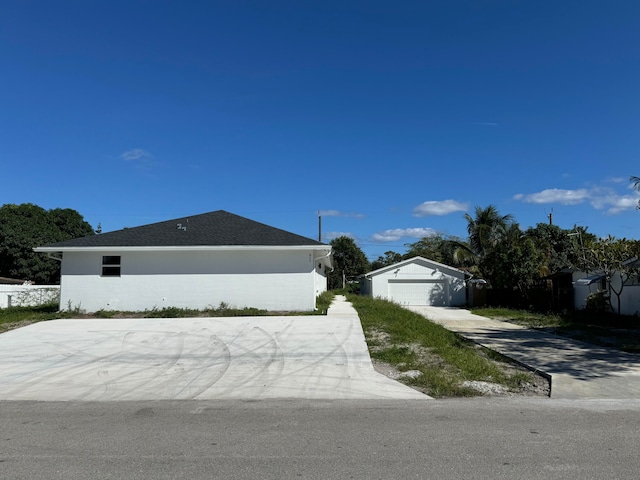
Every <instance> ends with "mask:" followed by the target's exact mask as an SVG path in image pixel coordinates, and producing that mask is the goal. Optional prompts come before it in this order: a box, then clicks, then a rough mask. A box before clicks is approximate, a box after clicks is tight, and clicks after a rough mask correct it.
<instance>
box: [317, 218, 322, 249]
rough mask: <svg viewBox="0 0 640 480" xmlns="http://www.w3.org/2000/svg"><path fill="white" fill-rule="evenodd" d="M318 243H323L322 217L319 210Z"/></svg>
mask: <svg viewBox="0 0 640 480" xmlns="http://www.w3.org/2000/svg"><path fill="white" fill-rule="evenodd" d="M318 241H319V242H321V241H322V215H320V210H318Z"/></svg>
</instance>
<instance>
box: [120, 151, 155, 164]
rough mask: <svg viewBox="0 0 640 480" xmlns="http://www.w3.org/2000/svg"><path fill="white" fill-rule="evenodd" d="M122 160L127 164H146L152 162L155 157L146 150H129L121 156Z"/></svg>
mask: <svg viewBox="0 0 640 480" xmlns="http://www.w3.org/2000/svg"><path fill="white" fill-rule="evenodd" d="M120 158H122V159H123V160H125V161H127V162H140V161H142V162H146V161H149V160H151V159H152V158H153V155H151V154H150V153H149V152H147V151H146V150H143V149H142V148H132V149H131V150H127V151H126V152H124V153H123V154H122V155H120Z"/></svg>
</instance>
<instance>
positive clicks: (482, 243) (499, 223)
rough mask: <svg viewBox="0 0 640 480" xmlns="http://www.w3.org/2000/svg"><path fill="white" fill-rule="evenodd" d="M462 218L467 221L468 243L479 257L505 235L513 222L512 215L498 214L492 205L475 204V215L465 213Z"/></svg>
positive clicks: (484, 254)
mask: <svg viewBox="0 0 640 480" xmlns="http://www.w3.org/2000/svg"><path fill="white" fill-rule="evenodd" d="M464 218H465V219H466V220H467V223H468V225H467V232H468V233H469V244H470V246H471V249H472V250H473V252H474V253H475V254H476V255H477V256H478V257H479V258H480V259H482V258H484V257H485V256H486V254H487V253H488V252H489V251H490V250H491V249H492V248H493V247H495V246H496V245H497V244H498V242H499V241H500V240H501V239H503V238H504V237H505V235H506V234H507V232H508V230H509V228H510V226H511V225H512V224H513V215H500V213H499V212H498V209H497V208H496V207H495V206H494V205H489V206H488V207H486V208H482V207H480V206H476V211H475V217H472V216H471V215H469V214H468V213H465V215H464Z"/></svg>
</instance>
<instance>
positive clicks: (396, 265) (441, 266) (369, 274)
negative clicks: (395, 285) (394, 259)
mask: <svg viewBox="0 0 640 480" xmlns="http://www.w3.org/2000/svg"><path fill="white" fill-rule="evenodd" d="M416 262H422V263H427V264H429V265H431V266H433V267H436V268H439V269H444V270H449V271H450V272H451V273H457V274H460V273H462V274H463V275H468V276H469V274H468V273H467V272H465V271H463V270H459V269H457V268H455V267H450V266H449V265H445V264H444V263H439V262H436V261H435V260H429V259H428V258H424V257H411V258H408V259H407V260H403V261H401V262H398V263H394V264H393V265H387V266H386V267H382V268H379V269H377V270H373V271H371V272H367V273H365V274H364V275H361V277H372V276H376V275H379V274H381V273H384V272H387V271H389V270H395V269H396V268H400V267H403V266H404V265H407V264H410V263H416Z"/></svg>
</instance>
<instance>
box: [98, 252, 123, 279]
mask: <svg viewBox="0 0 640 480" xmlns="http://www.w3.org/2000/svg"><path fill="white" fill-rule="evenodd" d="M121 274H122V256H120V255H102V257H101V270H100V276H101V277H119V276H121Z"/></svg>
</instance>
